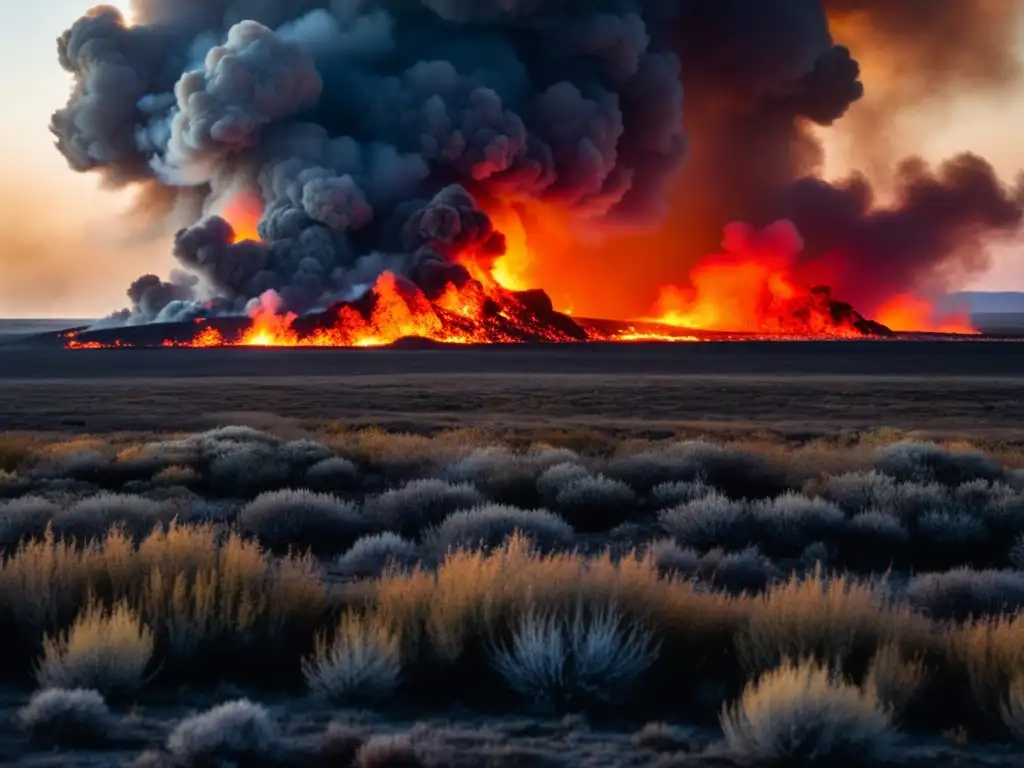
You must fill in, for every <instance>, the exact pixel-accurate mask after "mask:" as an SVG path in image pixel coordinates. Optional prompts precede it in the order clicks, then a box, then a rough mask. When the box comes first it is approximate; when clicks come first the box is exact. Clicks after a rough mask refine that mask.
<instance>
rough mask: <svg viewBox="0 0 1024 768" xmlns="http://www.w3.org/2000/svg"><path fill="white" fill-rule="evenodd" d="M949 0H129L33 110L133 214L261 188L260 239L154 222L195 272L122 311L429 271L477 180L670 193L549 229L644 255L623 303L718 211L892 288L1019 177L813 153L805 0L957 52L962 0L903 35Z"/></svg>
mask: <svg viewBox="0 0 1024 768" xmlns="http://www.w3.org/2000/svg"><path fill="white" fill-rule="evenodd" d="M953 2H955V0H950V2H949V3H943V2H938V0H937V1H936V2H935V3H934V4H932V3H930V2H929V3H928V9H925V10H924V12H923V14H922V17H921V18H922V20H923V21H922V23H921V24H919V25H917V26H915V25H913V24H910V23H908V19H909V16H908V14H909V12H907V13H904V12H902V11H896V10H894V9H893V6H900V7H901V8H905V7H909V6H914V7H915V8H918V10H921V9H920V8H919V6H920V5H921V3H917V2H909V3H904V4H900V3H885V2H883V1H882V0H878V2H875V3H870V2H866V0H865V1H864V2H853V0H849V1H848V2H843V1H842V0H773V2H753V1H752V0H715V2H713V3H712V2H710V1H709V0H136V2H135V4H134V7H135V17H134V20H135V25H134V26H131V27H127V26H125V25H124V23H123V20H122V19H121V18H120V16H119V14H118V13H117V11H115V10H113V9H111V8H102V7H101V8H98V9H95V10H94V11H91V12H90V13H89V14H88V15H87V16H86V17H84V18H82V19H80V20H79V21H78V22H76V23H75V24H74V25H73V26H72V28H71V29H70V30H69V31H68V32H67V33H65V35H64V36H62V38H61V40H60V41H59V52H60V57H61V63H62V65H63V66H64V67H65V68H66V69H68V71H70V72H71V73H72V74H74V76H75V78H76V87H75V91H74V93H73V94H72V97H71V99H70V101H69V103H68V105H67V106H66V107H65V108H64V109H62V110H60V111H58V112H57V113H56V114H55V115H54V117H53V130H54V133H55V134H56V136H57V141H58V148H59V149H60V150H61V151H62V152H63V153H64V155H65V156H66V157H67V158H68V161H69V163H70V165H71V166H72V167H73V168H75V169H76V170H80V171H93V172H96V173H99V174H102V176H103V178H104V179H105V180H106V181H107V182H108V183H110V184H112V185H124V184H129V183H138V182H140V181H141V182H144V184H145V187H146V188H147V189H148V190H150V191H149V194H148V195H146V196H145V197H144V199H143V203H142V206H143V208H144V209H145V210H150V211H152V212H153V213H154V215H158V214H160V213H161V212H165V211H168V210H177V211H181V210H183V209H187V208H188V207H189V206H190V205H192V204H194V200H195V199H196V197H197V196H198V197H200V198H201V199H202V201H203V205H202V208H203V210H204V211H205V212H207V213H209V212H212V211H215V210H218V209H219V205H220V204H221V203H222V202H223V201H224V200H225V199H226V198H227V197H229V196H231V195H233V194H236V193H238V192H240V191H246V192H255V193H258V194H260V195H261V196H262V197H263V199H264V201H265V204H266V207H265V213H264V215H263V218H262V220H261V222H260V225H259V231H260V235H261V237H262V238H263V240H264V242H263V243H253V242H235V240H236V238H235V233H234V232H232V231H231V228H230V226H229V225H228V224H227V223H226V222H224V221H223V220H221V219H219V218H217V217H216V216H207V217H206V218H203V219H201V220H198V223H194V224H193V225H192V226H191V227H189V228H187V229H185V230H183V231H181V232H180V233H179V234H178V235H177V237H176V239H175V248H174V253H175V255H176V257H177V258H178V260H179V261H180V262H181V264H182V265H183V266H184V267H185V268H186V269H187V270H188V273H189V274H192V275H196V276H199V278H200V281H199V282H197V283H192V282H189V280H187V279H183V278H182V277H181V276H177V277H175V278H173V279H172V280H171V281H169V282H162V281H159V280H156V281H154V280H153V279H152V278H151V277H148V276H147V277H146V278H144V279H143V280H142V281H140V282H139V283H136V284H135V285H134V286H133V287H132V290H131V292H130V298H131V300H132V306H133V310H132V312H130V313H129V315H128V316H129V317H130V318H131V321H132V322H137V321H140V320H147V319H152V318H155V317H159V318H161V319H169V318H170V317H171V316H189V315H192V314H199V313H203V312H210V311H239V310H241V309H242V308H244V307H245V306H246V305H247V304H249V303H250V302H252V301H253V300H255V299H257V297H259V296H261V295H262V294H263V293H264V292H265V291H267V290H274V291H276V292H277V293H278V294H279V295H280V296H281V298H282V299H283V301H284V302H285V304H286V305H287V306H288V307H289V308H291V309H293V310H295V311H300V312H301V311H306V310H308V309H311V308H314V307H316V306H318V305H323V304H324V303H326V302H328V301H330V300H333V299H336V298H338V297H344V296H348V295H350V294H352V292H353V291H357V290H359V289H361V288H362V287H365V285H366V284H367V283H370V282H372V280H373V279H374V277H375V276H376V274H378V273H379V272H380V271H381V270H383V269H392V270H397V271H399V272H400V273H401V274H403V275H404V276H405V277H407V278H409V279H411V280H413V281H414V282H416V283H417V284H419V285H420V286H421V287H422V288H423V289H424V290H426V291H427V292H428V293H435V292H437V291H439V290H440V289H441V288H443V286H444V284H445V283H446V282H449V281H454V282H456V283H459V282H460V281H464V280H467V279H468V273H467V272H466V270H465V268H464V267H462V266H460V265H459V264H458V263H456V261H455V259H454V256H455V255H456V254H460V255H464V254H465V252H467V251H468V252H471V254H472V256H473V258H475V259H477V260H479V261H482V262H484V263H486V262H487V261H488V260H490V259H493V258H494V257H495V256H496V255H497V254H499V253H500V251H501V249H502V248H503V241H502V238H501V235H500V234H499V233H496V232H494V229H493V226H492V225H491V222H490V220H489V219H488V217H487V216H486V215H485V214H484V213H483V212H482V210H481V204H485V206H486V204H489V203H491V202H493V201H494V200H495V199H500V200H503V201H512V202H515V201H542V202H546V203H550V204H553V205H557V206H558V207H559V208H560V209H562V210H566V211H569V212H571V214H572V215H573V216H578V217H584V218H589V219H590V220H591V221H597V220H600V221H601V222H602V226H603V228H604V229H608V228H609V227H610V226H611V225H614V224H619V225H624V226H627V228H629V227H632V226H634V225H637V224H640V223H643V224H649V223H650V222H651V221H657V220H659V217H662V218H663V217H664V214H665V213H666V211H667V210H668V209H669V208H670V209H671V211H672V215H671V216H670V217H668V219H667V223H666V224H663V225H662V228H661V230H660V231H659V232H658V233H657V237H656V239H655V240H654V241H653V242H656V243H657V246H658V251H657V252H654V251H651V252H650V253H649V255H648V257H647V261H648V262H649V263H648V264H646V265H637V266H635V267H634V265H632V264H630V265H629V266H628V267H624V265H623V256H622V254H623V253H634V252H637V251H638V248H637V243H638V241H637V240H636V239H635V238H634V239H633V240H626V241H623V240H622V239H621V238H617V239H615V240H613V241H610V242H609V243H608V244H607V245H606V246H605V247H604V248H603V249H602V250H601V252H600V253H596V254H594V253H591V254H587V253H583V252H582V251H579V252H576V255H577V257H578V258H580V263H579V268H580V269H586V270H587V271H588V273H589V272H592V273H593V275H594V276H595V277H596V278H597V280H598V281H600V280H601V279H602V278H604V280H605V281H607V282H609V283H612V281H613V280H615V281H617V280H619V279H620V278H621V277H622V275H623V272H626V273H629V274H628V275H627V276H626V278H625V279H626V280H627V282H628V281H629V280H634V281H640V282H642V281H647V283H645V284H644V285H643V289H644V290H641V291H639V292H638V295H639V296H641V297H643V298H642V299H640V300H641V301H642V302H643V303H644V304H646V303H647V302H648V301H650V299H651V298H653V294H654V290H655V288H656V286H657V283H658V282H662V283H663V282H669V281H672V280H678V279H679V278H681V277H682V276H683V274H682V273H685V268H686V266H687V265H690V264H692V263H694V261H696V259H697V258H698V257H699V256H700V255H702V254H704V253H710V252H714V251H715V250H717V248H718V245H719V243H720V240H721V232H722V227H723V226H724V225H725V224H727V223H728V222H729V221H732V220H735V219H742V220H745V221H748V222H750V223H751V224H753V225H754V226H763V225H765V224H767V223H769V222H771V221H774V220H775V219H777V218H778V217H779V216H781V215H788V216H790V217H791V218H792V219H793V221H794V222H795V223H796V224H797V226H798V227H800V229H801V230H803V231H806V233H807V237H806V239H807V242H808V246H809V251H808V255H809V257H815V256H818V255H824V254H829V253H835V252H836V251H837V250H839V249H840V248H844V249H845V252H846V253H849V254H853V255H854V256H856V258H858V259H861V258H863V259H864V265H865V269H864V270H851V271H850V280H853V281H856V280H871V279H874V278H871V277H864V276H865V275H867V273H868V271H869V270H870V269H876V268H877V269H879V270H883V271H882V272H881V273H880V274H883V275H884V278H885V280H890V279H891V280H892V281H893V283H892V285H890V286H887V287H889V288H892V289H893V290H903V289H905V288H908V287H914V286H915V285H916V284H917V283H919V282H921V281H924V280H925V279H928V280H932V279H933V278H934V276H935V275H937V274H949V273H951V272H955V271H956V269H953V267H962V268H963V269H964V270H970V269H977V268H979V267H980V265H981V264H982V263H983V258H982V256H981V255H980V254H981V243H982V241H983V239H984V236H985V235H987V234H988V233H990V232H992V231H1005V230H1008V229H1010V228H1012V227H1015V226H1017V224H1018V222H1019V211H1020V203H1021V201H1020V199H1019V195H1018V194H1017V192H1016V191H1011V190H1007V189H1004V188H1003V187H1001V186H1000V184H999V182H998V180H997V179H996V178H995V174H994V173H993V172H992V170H991V168H989V167H988V166H986V165H985V164H984V163H983V162H981V161H977V160H973V159H961V160H957V161H954V162H953V163H952V164H951V165H949V166H947V167H945V168H943V169H940V170H939V171H938V172H932V171H929V170H927V169H925V168H923V167H921V166H920V164H918V163H914V162H910V163H908V164H907V166H906V169H905V171H904V172H903V173H902V176H901V178H902V179H903V182H904V183H903V186H902V187H901V192H900V195H899V196H898V199H897V203H896V204H895V206H894V207H892V208H891V210H887V211H877V210H875V209H873V208H872V207H871V203H872V200H873V196H872V193H871V191H870V189H869V188H868V187H867V185H866V182H864V181H863V180H862V179H853V180H850V181H849V182H847V183H844V184H838V185H828V184H825V183H824V182H822V181H820V180H818V179H817V178H816V175H817V172H818V170H819V167H820V163H821V148H820V147H819V146H818V144H817V142H816V141H815V140H814V139H813V137H812V136H811V134H810V132H809V131H808V130H807V127H808V126H809V125H813V124H818V125H822V126H828V125H831V124H833V123H834V122H835V121H837V120H840V119H841V118H842V117H843V116H844V115H845V114H846V113H847V111H848V110H849V108H850V107H851V105H853V104H855V103H857V102H858V101H859V100H860V99H861V97H862V96H863V93H864V86H863V84H862V82H861V78H860V69H859V66H858V63H857V61H856V57H857V51H856V50H852V51H851V50H850V49H849V48H847V47H845V46H843V45H838V44H837V43H836V40H835V39H834V36H833V34H832V31H831V30H830V26H829V16H828V15H827V13H826V11H827V12H828V13H829V14H832V16H833V18H834V19H847V20H848V19H850V18H853V17H854V16H855V15H856V14H863V13H868V14H870V19H871V22H872V24H873V25H875V26H876V27H877V29H876V30H875V32H876V33H877V35H878V37H879V39H883V40H893V41H895V40H902V39H907V40H910V41H911V42H909V43H908V45H909V46H910V47H911V48H912V49H913V50H915V51H919V52H920V55H921V56H922V57H924V58H923V59H922V60H926V61H929V62H933V63H935V64H936V66H938V64H939V63H943V64H944V66H947V67H949V68H952V71H953V72H954V73H959V74H958V75H957V76H959V75H963V76H964V77H967V76H968V73H969V72H970V71H972V67H974V66H975V65H978V66H981V65H980V64H978V62H979V61H982V59H981V58H978V57H980V56H981V52H982V50H983V48H984V46H981V45H980V43H978V44H977V45H975V44H974V43H976V42H977V41H982V40H984V39H987V36H988V35H991V34H994V32H993V30H992V29H991V28H990V27H989V26H988V25H986V24H983V23H981V22H980V21H978V22H977V23H973V22H975V21H977V20H978V19H979V18H981V17H982V16H985V14H986V13H987V11H985V10H976V11H972V10H970V8H974V7H975V5H978V4H968V3H960V4H958V5H957V7H958V8H960V9H961V10H960V11H959V12H958V13H959V14H960V16H959V17H958V18H959V21H958V22H956V24H957V27H958V28H960V29H965V30H966V29H970V30H974V31H976V36H972V38H971V40H972V41H974V42H972V50H976V51H977V53H978V56H974V55H971V56H966V55H959V54H958V55H956V56H949V57H947V58H945V59H943V58H942V57H941V56H940V55H938V53H937V51H938V49H937V48H934V51H935V52H934V53H933V47H932V46H931V43H927V44H926V42H923V41H932V40H937V39H938V36H937V35H938V33H937V32H935V30H936V29H943V28H945V27H943V26H942V24H946V23H948V24H953V23H954V22H953V21H952V20H950V14H952V11H951V10H950V9H951V8H952V6H953ZM1008 2H1012V0H1008ZM995 4H996V5H997V4H998V3H995ZM982 5H984V4H981V5H979V7H981V6H982ZM937 6H941V7H942V9H943V10H942V11H941V12H939V13H934V14H933V12H932V11H931V10H929V9H933V8H935V7H937ZM947 6H948V8H947ZM965 8H966V10H964V9H965ZM984 8H988V6H987V5H984ZM933 15H934V16H937V17H940V18H942V19H945V20H946V21H944V22H942V23H941V24H940V22H939V21H938V20H936V18H933ZM965 20H966V21H965ZM968 22H972V23H968ZM974 34H975V33H974V32H972V35H974ZM1000 34H1002V32H1000ZM904 36H906V37H905V38H904ZM999 40H1002V38H1001V37H1000V38H999ZM852 42H860V38H858V37H853V38H851V43H852ZM996 47H999V48H1001V47H1002V46H1001V43H1000V44H999V45H997V46H996ZM957 62H959V63H957ZM993 62H995V63H993ZM1004 70H1005V68H1004V67H1003V66H1001V65H998V62H997V61H996V59H993V60H992V62H989V63H988V64H986V65H985V66H982V69H981V71H984V72H988V73H990V74H991V76H992V77H998V76H1003V75H1002V74H1000V73H1004ZM1006 76H1009V75H1006ZM944 77H945V75H944ZM950 77H952V75H950ZM684 92H685V94H686V101H685V106H686V108H685V110H684ZM684 129H685V130H684ZM687 157H688V162H685V164H684V160H686V159H687ZM680 168H682V169H683V170H682V173H679V171H680ZM822 222H831V223H833V224H834V226H832V227H825V226H824V225H823V224H822ZM586 229H593V226H589V227H586ZM843 240H846V241H847V242H845V243H844V242H843ZM907 243H927V244H928V247H924V246H922V247H913V248H911V247H907V246H906V244H907ZM879 254H886V256H885V257H882V256H880V255H879ZM891 262H895V263H891ZM883 268H884V269H883ZM574 272H575V270H574ZM641 273H643V274H644V277H643V278H642V280H641V278H640V277H637V275H640V274H641ZM650 273H656V277H652V276H651V274H650ZM615 284H616V285H619V283H615ZM846 287H847V288H849V289H850V290H851V291H852V292H854V293H856V292H857V291H858V290H860V289H859V288H858V286H857V285H852V286H846ZM645 291H646V293H645ZM860 292H861V293H864V294H865V295H866V294H867V292H866V291H863V290H861V291H860ZM646 308H647V307H646V306H635V307H633V308H632V309H633V310H634V311H635V312H637V313H638V314H639V313H641V312H643V311H645V310H646Z"/></svg>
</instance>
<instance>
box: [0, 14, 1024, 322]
mask: <svg viewBox="0 0 1024 768" xmlns="http://www.w3.org/2000/svg"><path fill="white" fill-rule="evenodd" d="M966 1H967V0H965V2H966ZM94 4H95V3H94V2H87V1H86V0H36V2H15V0H0V72H3V73H4V76H3V77H2V78H0V104H3V105H4V108H3V110H2V111H0V140H2V144H0V147H2V148H3V149H2V154H0V317H12V316H21V317H28V316H38V317H99V316H102V315H105V314H107V313H109V312H110V311H112V310H114V309H117V308H120V307H122V306H124V305H125V304H126V301H127V300H126V297H125V294H124V292H125V289H126V288H127V286H128V284H129V283H130V282H131V280H133V279H134V278H135V277H137V276H138V275H140V274H142V273H144V272H156V273H157V274H160V275H163V276H166V274H167V272H168V271H169V270H170V269H171V267H172V266H174V262H173V259H172V257H171V255H170V244H169V238H165V239H162V240H160V241H159V242H149V243H145V244H140V243H137V242H135V243H129V242H127V241H126V240H127V237H126V235H125V232H126V231H127V229H128V228H127V227H126V226H125V222H124V221H123V219H121V215H122V214H123V212H124V210H125V209H126V207H127V202H128V201H127V199H126V197H125V194H124V193H114V192H110V191H105V190H99V189H98V188H97V184H96V180H95V179H94V178H92V177H89V176H85V175H82V174H77V173H74V172H72V171H70V170H69V169H68V168H67V166H66V164H65V161H64V159H63V158H62V157H61V156H60V154H59V153H58V152H57V151H56V149H54V147H53V145H52V140H51V136H50V133H49V131H48V130H47V125H48V122H49V117H50V113H51V112H52V111H53V110H54V109H56V108H58V107H60V106H62V105H63V104H64V102H65V100H66V97H67V92H68V88H69V78H68V76H67V74H66V73H65V72H64V71H63V70H62V69H61V68H60V66H59V65H58V63H57V56H56V43H55V40H56V38H57V36H58V35H59V34H60V33H61V32H62V31H63V30H64V29H66V28H67V27H68V26H69V25H70V24H71V22H73V21H74V19H75V18H77V17H78V16H79V15H81V14H82V13H83V12H84V11H85V10H86V9H87V8H88V7H90V6H91V5H94ZM111 4H113V5H119V6H121V7H127V5H128V0H121V2H114V3H111ZM1022 55H1024V43H1022ZM868 87H869V88H870V82H869V83H868ZM1015 126H1016V127H1015ZM1019 126H1024V88H1022V90H1021V93H1020V94H1018V95H1013V96H1011V97H1010V98H1006V97H1002V98H999V99H992V98H990V99H988V100H981V101H979V100H976V99H975V100H972V99H971V98H970V97H965V98H963V99H961V100H959V101H958V102H956V103H953V104H949V105H947V109H945V110H943V111H942V113H941V114H930V115H927V116H920V117H919V118H918V119H916V120H914V121H912V122H908V123H907V126H906V130H907V133H906V135H905V136H904V137H903V138H905V141H904V142H903V143H905V144H906V145H907V147H906V148H907V150H908V151H914V152H921V153H923V154H924V155H925V156H926V157H928V158H931V159H938V158H941V157H942V156H945V155H949V154H952V153H954V152H956V151H959V150H963V149H969V148H972V147H973V148H975V149H978V150H980V151H982V153H983V154H985V155H986V156H987V157H988V158H989V159H990V160H991V161H992V162H993V163H994V164H995V165H996V167H997V168H998V169H999V171H1000V173H1001V174H1002V175H1003V176H1004V178H1006V179H1012V178H1013V177H1014V176H1015V175H1016V173H1017V172H1018V171H1019V170H1020V169H1024V141H1022V140H1021V129H1020V127H1019ZM842 147H843V142H842V141H841V140H835V141H830V142H829V149H830V155H829V164H828V167H829V171H830V175H831V174H840V173H842V172H844V171H846V170H848V168H849V166H848V164H847V163H846V159H847V157H846V156H845V154H846V153H844V152H843V151H842ZM855 155H856V148H854V156H855ZM969 287H971V288H976V289H981V290H1020V291H1024V242H1021V243H1015V244H1013V245H1011V246H1007V247H1004V248H1000V249H998V251H997V253H996V263H995V265H994V267H993V269H992V270H991V271H990V272H989V273H988V274H987V275H985V276H984V277H983V278H982V279H980V280H978V281H976V283H975V284H974V285H972V286H969Z"/></svg>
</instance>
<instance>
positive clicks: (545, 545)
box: [427, 504, 573, 554]
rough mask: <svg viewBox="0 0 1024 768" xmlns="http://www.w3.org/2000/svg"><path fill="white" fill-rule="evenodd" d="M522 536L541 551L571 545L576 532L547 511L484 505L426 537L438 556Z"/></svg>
mask: <svg viewBox="0 0 1024 768" xmlns="http://www.w3.org/2000/svg"><path fill="white" fill-rule="evenodd" d="M517 531H518V532H519V533H521V534H522V535H523V536H526V537H527V538H529V539H530V540H532V541H533V543H534V544H535V545H536V546H537V547H538V548H540V549H542V550H551V549H557V548H560V547H565V546H569V545H570V544H572V541H573V529H572V526H570V525H569V524H568V523H566V522H565V520H563V519H562V518H561V517H559V516H558V515H556V514H554V513H552V512H549V511H547V510H546V509H532V510H528V509H520V508H518V507H511V506H506V505H503V504H485V505H483V506H479V507H476V508H474V509H468V510H463V511H460V512H455V513H453V514H451V515H449V516H448V517H447V518H445V520H444V521H443V522H442V523H441V524H440V525H439V526H438V527H437V528H435V529H433V530H432V531H431V532H430V534H429V536H428V537H427V539H428V541H429V544H430V546H431V548H432V549H433V550H434V552H435V553H437V554H441V553H444V552H447V551H449V550H451V549H466V548H469V549H474V548H477V547H481V548H485V549H492V548H494V547H498V546H501V544H502V543H504V542H505V540H506V539H508V538H509V537H510V536H512V534H513V533H516V532H517Z"/></svg>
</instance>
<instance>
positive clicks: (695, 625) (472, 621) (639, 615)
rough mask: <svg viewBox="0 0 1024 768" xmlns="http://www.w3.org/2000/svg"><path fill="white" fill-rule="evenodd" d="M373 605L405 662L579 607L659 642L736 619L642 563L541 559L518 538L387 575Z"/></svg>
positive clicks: (448, 652) (710, 598) (716, 601)
mask: <svg viewBox="0 0 1024 768" xmlns="http://www.w3.org/2000/svg"><path fill="white" fill-rule="evenodd" d="M377 604H378V607H379V610H380V612H381V616H382V617H383V618H384V619H385V620H386V621H388V622H389V625H390V626H392V627H393V628H394V629H395V631H396V633H397V634H398V636H399V637H400V638H401V642H402V649H403V654H404V655H405V656H406V658H409V657H410V656H413V655H415V654H417V653H418V652H422V651H427V652H429V653H430V654H431V655H432V656H433V657H434V658H436V659H439V660H441V661H443V662H447V663H455V662H456V661H458V660H459V659H460V658H461V657H462V656H463V654H464V653H465V651H466V650H467V647H469V646H470V645H471V644H474V643H478V642H479V643H485V644H486V643H489V642H493V641H495V640H496V639H498V638H500V637H502V636H508V634H509V632H510V631H511V629H512V628H513V627H515V626H517V625H518V624H519V622H520V621H521V620H522V618H523V617H524V616H525V615H527V614H528V613H529V612H530V611H535V612H538V613H539V614H540V615H561V616H566V615H572V613H573V611H574V610H576V607H577V606H578V605H581V604H582V606H583V609H584V610H593V609H599V608H600V607H601V606H606V605H609V604H615V605H618V606H620V608H621V609H622V610H623V612H624V613H625V614H626V615H627V617H628V618H629V619H630V620H637V621H642V622H645V623H646V624H647V626H650V627H651V628H652V630H653V631H654V632H655V633H656V634H658V635H659V637H660V636H661V633H662V632H667V633H671V634H673V635H674V636H675V637H677V638H678V637H684V638H686V639H687V641H688V642H691V643H694V644H698V645H699V644H700V643H701V642H702V641H705V640H707V638H709V637H712V636H716V637H717V636H718V635H717V633H718V632H720V631H721V629H722V626H723V624H728V625H730V626H731V622H734V621H735V615H734V614H733V612H732V610H731V609H732V608H733V604H732V602H731V601H729V600H727V599H725V598H723V597H722V596H720V595H714V594H705V593H699V592H697V591H696V590H695V589H694V587H693V585H692V584H690V583H687V582H676V581H673V580H666V579H662V578H661V577H660V576H659V573H658V568H657V565H656V564H655V563H654V562H653V561H652V560H651V559H650V558H649V557H648V558H643V559H640V558H637V557H623V558H621V559H619V560H617V561H616V560H613V559H612V557H611V555H610V554H609V553H605V554H603V555H601V556H599V557H593V558H585V557H582V556H580V555H577V554H570V553H557V554H542V553H539V552H538V551H537V550H535V549H534V547H533V545H532V543H531V542H530V541H529V539H527V538H526V537H524V536H521V535H518V534H517V535H514V536H512V537H511V538H510V539H509V540H508V541H507V542H506V543H505V545H504V546H503V547H501V548H499V549H496V550H494V551H491V552H480V551H453V552H450V553H449V554H448V556H447V557H446V558H445V559H444V561H443V562H442V563H441V564H440V566H439V567H438V569H437V572H436V574H435V573H431V572H428V571H425V570H422V569H417V570H415V571H412V572H411V573H405V574H390V575H387V576H385V577H384V578H382V579H381V580H380V581H379V582H378V585H377ZM666 655H667V654H666Z"/></svg>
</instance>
